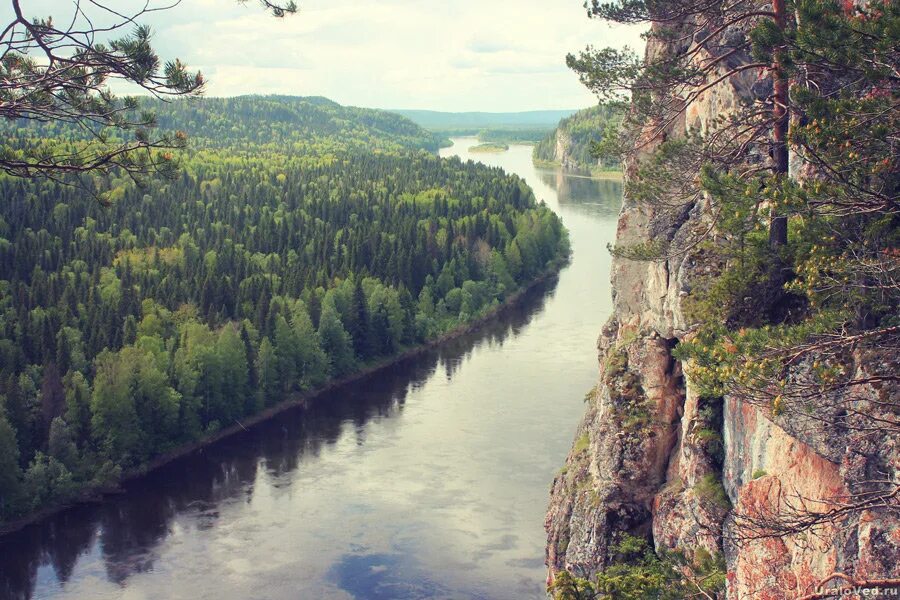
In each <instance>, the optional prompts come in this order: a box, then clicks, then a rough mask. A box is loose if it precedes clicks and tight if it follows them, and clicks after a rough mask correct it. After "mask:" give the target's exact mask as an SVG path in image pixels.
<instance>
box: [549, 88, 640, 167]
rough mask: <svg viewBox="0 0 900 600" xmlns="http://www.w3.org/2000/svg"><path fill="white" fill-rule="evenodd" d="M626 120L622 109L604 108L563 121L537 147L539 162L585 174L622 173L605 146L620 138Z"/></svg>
mask: <svg viewBox="0 0 900 600" xmlns="http://www.w3.org/2000/svg"><path fill="white" fill-rule="evenodd" d="M623 116H624V109H623V108H622V107H621V106H618V105H616V104H600V105H598V106H592V107H590V108H585V109H584V110H580V111H578V112H577V113H575V114H574V115H572V116H570V117H566V118H565V119H562V120H561V121H560V122H559V126H558V127H557V128H556V129H555V130H554V131H553V132H551V133H550V134H548V135H547V136H546V137H545V138H544V139H542V140H541V141H540V142H539V143H538V144H537V145H536V146H535V147H534V153H533V156H534V160H535V162H536V163H537V164H547V165H552V166H562V167H564V168H567V169H574V170H585V171H597V170H601V171H602V170H610V169H618V168H619V161H618V159H617V158H610V157H609V156H608V154H612V153H605V152H604V150H603V146H602V143H603V141H604V140H606V139H608V138H609V139H613V138H616V137H617V135H618V130H619V128H620V126H621V122H622V117H623ZM601 155H602V158H601V157H600V156H601Z"/></svg>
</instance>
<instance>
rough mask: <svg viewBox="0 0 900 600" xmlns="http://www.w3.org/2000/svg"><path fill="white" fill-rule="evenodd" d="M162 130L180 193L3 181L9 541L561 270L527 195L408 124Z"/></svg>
mask: <svg viewBox="0 0 900 600" xmlns="http://www.w3.org/2000/svg"><path fill="white" fill-rule="evenodd" d="M151 104H152V103H151ZM152 108H155V109H156V110H157V111H158V112H159V124H160V126H162V127H163V128H165V129H170V130H173V131H183V132H185V133H186V134H187V136H188V139H190V142H191V144H190V147H191V149H190V150H187V151H185V152H184V153H183V156H182V157H177V160H178V161H179V165H178V167H179V168H178V170H177V171H174V172H173V173H172V176H171V177H169V178H160V177H157V178H150V179H149V180H147V181H142V182H135V181H132V180H131V179H129V178H127V177H124V176H122V177H119V176H117V175H116V174H115V173H112V174H111V175H108V176H107V175H103V176H95V177H93V178H92V181H91V182H90V184H91V185H90V186H87V187H86V186H85V185H71V183H72V182H70V181H65V180H63V181H55V180H51V179H36V180H29V179H23V178H15V177H11V176H0V198H2V200H0V364H2V367H0V521H3V520H10V519H13V518H16V517H18V516H21V515H23V514H26V513H28V512H30V511H34V510H36V509H39V508H41V507H44V506H48V505H53V504H57V503H60V502H65V501H66V500H68V499H70V498H72V497H74V496H76V495H77V494H79V493H81V492H82V491H84V490H86V489H90V488H91V487H94V486H104V485H107V484H109V483H114V482H115V481H116V480H117V479H118V477H119V476H120V474H121V473H122V472H123V470H129V469H133V468H136V467H139V466H141V465H142V464H145V463H146V462H147V461H148V460H150V459H152V458H154V457H156V456H159V455H160V454H162V453H165V452H167V451H171V450H173V449H176V448H177V447H179V446H181V445H183V444H185V443H189V442H193V441H196V440H199V439H202V438H203V437H204V436H206V435H209V434H211V433H214V432H216V431H217V430H219V429H221V428H223V427H227V426H231V425H234V424H235V423H237V422H239V421H240V419H242V418H244V417H246V416H248V415H253V414H254V413H257V412H259V411H260V410H262V409H264V408H266V407H270V406H273V405H275V404H277V403H279V402H281V401H283V400H284V399H285V398H286V397H288V396H289V395H290V394H292V393H296V392H303V391H308V390H313V389H315V388H317V387H320V386H322V385H323V384H325V383H326V382H328V381H329V380H331V379H333V378H337V377H341V376H345V375H347V374H350V373H353V372H354V371H357V370H359V369H360V368H362V367H364V366H366V365H368V364H372V363H374V362H377V361H380V360H384V359H385V358H387V357H390V356H392V355H395V354H397V353H398V352H400V351H402V350H403V349H406V348H409V347H412V346H415V345H417V344H420V343H422V342H425V341H427V340H430V339H434V338H435V337H438V336H440V335H441V334H443V333H445V332H447V331H449V330H451V329H453V328H455V327H457V326H459V325H461V324H464V323H466V322H467V321H470V320H471V319H473V318H475V317H478V316H479V315H482V314H484V313H485V312H486V311H488V310H490V309H491V308H493V307H496V306H498V305H499V304H500V303H502V302H503V301H504V300H505V299H506V298H508V297H509V296H510V294H512V293H513V292H515V291H516V290H517V289H519V288H521V287H522V286H523V285H524V284H527V283H528V282H529V281H531V280H532V279H534V278H535V277H536V276H537V275H539V274H540V273H542V272H543V271H545V270H546V269H547V268H548V265H549V264H550V263H552V262H554V261H557V260H559V259H560V258H561V257H563V256H565V255H567V253H568V247H567V238H566V233H565V230H564V229H563V227H562V225H561V223H560V221H559V220H558V218H557V217H556V216H555V215H554V214H553V213H552V212H551V211H550V210H549V209H547V208H546V207H544V206H542V205H538V204H537V203H536V202H535V198H534V196H533V194H532V192H531V191H530V189H529V188H528V187H527V186H526V185H525V183H524V182H523V181H522V180H520V179H519V178H517V177H514V176H508V175H506V174H505V173H504V172H503V171H501V170H499V169H496V168H489V167H486V166H484V165H480V164H475V163H471V162H469V163H463V162H461V161H459V160H457V159H452V160H442V159H439V158H437V157H436V156H434V154H433V153H431V152H429V151H434V150H435V149H436V148H437V147H438V145H439V143H440V140H439V139H438V138H436V137H435V136H434V135H433V134H430V133H428V132H426V131H425V130H423V129H421V128H419V127H418V126H416V125H415V124H413V123H411V122H409V121H407V120H406V119H404V118H402V117H399V116H396V115H392V114H390V113H384V112H379V111H371V110H364V109H354V108H344V107H340V106H339V105H337V104H334V103H333V102H331V101H328V100H325V99H317V98H308V99H297V98H278V97H243V98H234V99H227V100H222V99H211V100H203V101H197V102H175V103H173V104H161V103H157V104H155V105H153V106H152ZM5 133H7V134H8V135H10V136H13V135H14V136H16V139H15V141H16V143H18V144H19V145H20V146H25V145H32V146H33V145H36V144H44V145H50V146H52V145H54V144H62V145H78V144H81V143H86V142H85V141H84V140H83V139H82V138H81V137H80V134H78V132H76V131H74V130H73V129H71V128H68V127H66V126H59V125H53V126H46V125H45V126H39V125H33V124H32V125H28V126H22V125H21V124H20V126H19V127H17V128H15V129H13V128H10V129H8V130H7V131H6V132H5ZM98 189H99V190H102V193H98V192H96V190H98Z"/></svg>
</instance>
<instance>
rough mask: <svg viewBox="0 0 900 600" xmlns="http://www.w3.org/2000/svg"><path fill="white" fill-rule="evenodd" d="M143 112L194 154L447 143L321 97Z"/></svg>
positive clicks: (403, 122) (386, 115)
mask: <svg viewBox="0 0 900 600" xmlns="http://www.w3.org/2000/svg"><path fill="white" fill-rule="evenodd" d="M141 108H142V109H149V110H152V111H153V112H155V113H156V115H157V119H158V123H159V127H160V129H162V130H164V131H176V130H180V131H184V132H185V133H187V135H188V137H189V139H190V140H191V146H192V147H195V148H203V147H207V148H208V147H226V146H229V147H230V146H240V145H244V144H248V143H251V144H261V145H270V146H272V145H274V146H297V145H301V146H306V145H309V144H317V143H319V144H321V143H322V142H325V141H328V143H330V144H332V145H334V146H335V147H336V148H338V147H354V148H360V149H368V150H383V151H395V150H408V149H424V150H428V151H431V152H434V151H436V150H437V149H438V148H439V147H440V145H441V142H442V140H443V138H442V137H441V136H439V135H437V134H435V133H434V132H432V131H428V130H426V129H424V128H422V127H420V126H419V125H416V124H415V123H413V122H412V121H410V120H409V119H406V118H404V117H402V116H400V115H398V114H395V113H392V112H388V111H384V110H375V109H370V108H357V107H352V106H341V105H340V104H338V103H336V102H333V101H331V100H329V99H327V98H322V97H318V96H311V97H300V96H237V97H234V98H195V99H189V100H188V99H181V100H176V101H173V102H162V101H159V100H153V99H147V98H145V99H142V101H141ZM11 125H12V126H11V127H10V128H9V133H10V134H17V135H21V134H26V135H27V133H28V132H35V131H37V132H38V133H39V135H41V136H43V137H75V138H77V137H79V136H82V135H84V133H83V132H82V131H80V130H78V129H77V128H73V127H72V126H70V125H66V124H60V123H37V122H34V121H31V122H26V121H21V122H17V123H13V124H11ZM0 131H2V129H0ZM297 149H298V150H299V148H297Z"/></svg>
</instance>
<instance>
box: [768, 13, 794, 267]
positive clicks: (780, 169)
mask: <svg viewBox="0 0 900 600" xmlns="http://www.w3.org/2000/svg"><path fill="white" fill-rule="evenodd" d="M772 11H773V12H774V13H775V24H776V25H777V26H778V29H780V30H781V31H782V32H784V30H785V28H786V18H787V16H786V11H785V6H784V0H772ZM783 61H784V49H783V48H782V47H779V48H778V49H776V51H775V64H774V70H773V73H772V76H773V79H774V81H773V84H774V91H775V98H774V117H775V126H774V129H773V131H772V160H773V161H774V163H775V173H776V175H778V176H783V177H787V175H788V147H787V137H788V123H789V115H788V80H787V77H786V75H785V73H784V64H783ZM769 219H770V221H769V246H770V247H771V248H772V249H773V250H775V249H778V248H780V247H781V246H784V245H786V244H787V217H785V216H781V215H779V214H778V209H777V207H775V206H773V207H772V208H771V210H770V213H769Z"/></svg>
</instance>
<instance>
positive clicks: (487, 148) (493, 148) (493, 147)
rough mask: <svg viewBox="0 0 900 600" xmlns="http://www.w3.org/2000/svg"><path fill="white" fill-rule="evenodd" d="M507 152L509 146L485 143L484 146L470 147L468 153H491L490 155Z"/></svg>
mask: <svg viewBox="0 0 900 600" xmlns="http://www.w3.org/2000/svg"><path fill="white" fill-rule="evenodd" d="M507 150H509V146H508V145H507V144H501V143H498V142H486V143H484V144H478V145H477V146H472V147H471V148H469V152H491V153H494V152H496V153H499V152H506V151H507Z"/></svg>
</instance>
